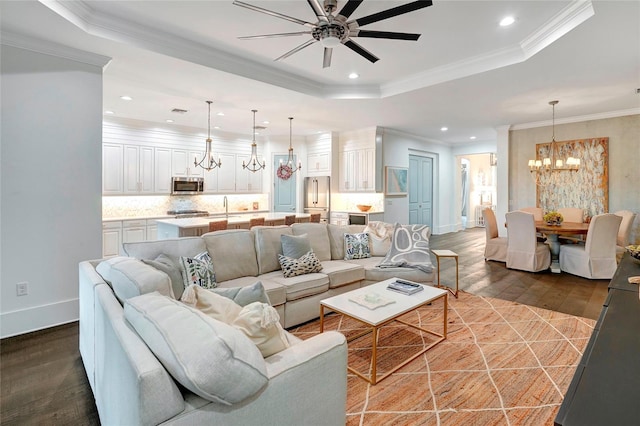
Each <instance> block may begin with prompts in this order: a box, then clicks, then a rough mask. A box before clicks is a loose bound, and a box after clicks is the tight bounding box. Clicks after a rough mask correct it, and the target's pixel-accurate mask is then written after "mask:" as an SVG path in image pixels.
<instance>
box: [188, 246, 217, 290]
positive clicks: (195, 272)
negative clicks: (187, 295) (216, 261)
mask: <svg viewBox="0 0 640 426" xmlns="http://www.w3.org/2000/svg"><path fill="white" fill-rule="evenodd" d="M180 266H181V267H182V280H183V282H184V288H187V287H189V286H190V285H191V284H195V285H198V286H200V287H202V288H215V287H217V286H218V283H217V282H216V273H215V272H214V271H213V262H211V257H210V256H209V253H207V252H206V251H205V252H202V253H200V254H197V255H195V256H194V257H193V258H191V257H180Z"/></svg>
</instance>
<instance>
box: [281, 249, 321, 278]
mask: <svg viewBox="0 0 640 426" xmlns="http://www.w3.org/2000/svg"><path fill="white" fill-rule="evenodd" d="M278 260H279V261H280V267H281V268H282V273H283V274H284V277H285V278H291V277H296V276H298V275H305V274H310V273H312V272H320V271H321V270H322V264H321V263H320V260H318V256H316V254H315V253H314V252H313V251H309V252H308V253H307V254H305V255H304V256H302V257H300V258H299V259H294V258H292V257H287V256H283V255H281V254H279V255H278Z"/></svg>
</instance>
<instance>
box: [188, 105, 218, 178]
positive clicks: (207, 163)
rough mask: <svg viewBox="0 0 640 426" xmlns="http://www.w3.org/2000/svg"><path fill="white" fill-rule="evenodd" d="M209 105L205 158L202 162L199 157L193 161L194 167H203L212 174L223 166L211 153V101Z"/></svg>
mask: <svg viewBox="0 0 640 426" xmlns="http://www.w3.org/2000/svg"><path fill="white" fill-rule="evenodd" d="M207 103H208V104H209V120H208V121H207V140H206V145H205V151H204V156H203V157H202V160H200V161H198V157H195V158H194V159H193V165H194V166H196V167H198V166H199V167H202V168H203V169H205V170H206V171H208V172H210V171H211V170H213V169H215V168H216V167H221V166H222V161H220V158H219V157H218V161H216V159H215V158H214V155H213V152H212V151H211V101H207Z"/></svg>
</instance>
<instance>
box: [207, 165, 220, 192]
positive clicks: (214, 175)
mask: <svg viewBox="0 0 640 426" xmlns="http://www.w3.org/2000/svg"><path fill="white" fill-rule="evenodd" d="M219 170H220V169H219V168H217V167H216V168H215V169H213V170H209V171H207V170H203V173H204V192H205V194H215V193H216V192H218V175H219V174H220V172H219Z"/></svg>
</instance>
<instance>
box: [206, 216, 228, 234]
mask: <svg viewBox="0 0 640 426" xmlns="http://www.w3.org/2000/svg"><path fill="white" fill-rule="evenodd" d="M227 226H229V221H228V220H227V219H224V220H216V221H213V222H209V232H213V231H223V230H225V229H227Z"/></svg>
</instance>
